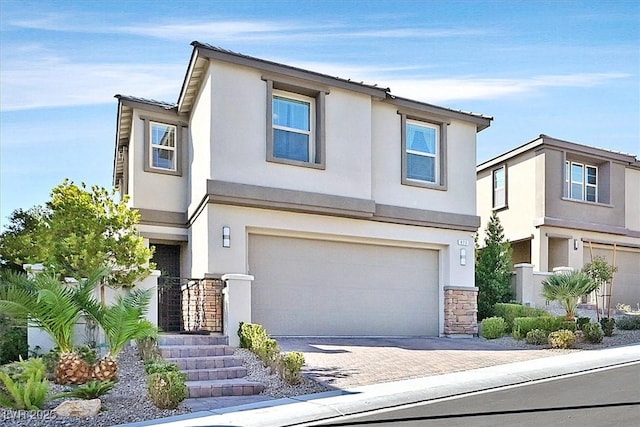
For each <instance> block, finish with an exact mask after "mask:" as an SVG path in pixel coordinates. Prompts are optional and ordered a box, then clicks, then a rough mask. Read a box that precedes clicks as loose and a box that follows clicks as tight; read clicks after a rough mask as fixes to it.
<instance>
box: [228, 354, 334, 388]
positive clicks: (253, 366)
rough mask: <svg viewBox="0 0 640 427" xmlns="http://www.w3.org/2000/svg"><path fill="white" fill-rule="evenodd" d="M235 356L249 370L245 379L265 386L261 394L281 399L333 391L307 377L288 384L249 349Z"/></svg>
mask: <svg viewBox="0 0 640 427" xmlns="http://www.w3.org/2000/svg"><path fill="white" fill-rule="evenodd" d="M235 355H236V356H239V357H241V358H242V364H243V365H244V367H245V368H247V376H246V377H245V378H246V379H247V380H249V381H257V382H260V383H262V384H264V387H265V388H264V390H263V391H262V393H260V394H264V395H268V396H272V397H277V398H280V397H291V396H300V395H303V394H311V393H321V392H323V391H328V390H332V389H331V388H329V387H327V386H325V385H322V384H320V383H317V382H315V381H313V380H311V379H309V378H307V377H305V376H302V378H301V380H300V383H299V384H295V385H290V384H287V383H286V382H285V381H283V380H282V379H281V378H280V376H279V375H278V373H277V372H271V370H270V369H269V368H265V367H264V366H263V365H262V362H261V361H260V359H258V357H257V356H256V355H255V354H253V353H251V352H250V351H249V350H247V349H244V348H238V349H236V351H235Z"/></svg>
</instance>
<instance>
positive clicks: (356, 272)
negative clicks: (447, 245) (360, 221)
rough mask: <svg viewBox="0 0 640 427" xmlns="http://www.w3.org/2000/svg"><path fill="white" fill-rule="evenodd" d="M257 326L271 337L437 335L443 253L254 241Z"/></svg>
mask: <svg viewBox="0 0 640 427" xmlns="http://www.w3.org/2000/svg"><path fill="white" fill-rule="evenodd" d="M249 270H250V273H251V274H252V275H254V276H255V281H254V282H253V284H252V287H251V290H252V291H251V310H252V321H253V322H254V323H260V324H262V325H263V326H265V328H266V329H267V332H269V333H270V334H272V335H308V336H314V335H333V336H340V335H343V336H344V335H360V336H376V335H378V336H394V335H396V336H401V335H413V336H418V335H419V336H437V335H438V252H437V251H434V250H425V249H413V248H398V247H389V246H378V245H369V244H359V243H343V242H332V241H321V240H308V239H298V238H289V237H275V236H262V235H250V236H249Z"/></svg>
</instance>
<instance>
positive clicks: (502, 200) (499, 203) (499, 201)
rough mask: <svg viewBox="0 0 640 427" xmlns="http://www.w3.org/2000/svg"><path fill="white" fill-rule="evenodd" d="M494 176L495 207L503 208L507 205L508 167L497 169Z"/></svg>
mask: <svg viewBox="0 0 640 427" xmlns="http://www.w3.org/2000/svg"><path fill="white" fill-rule="evenodd" d="M492 175H493V207H494V209H495V208H503V207H505V206H506V205H507V175H506V167H505V166H502V167H501V168H499V169H495V170H494V171H493V173H492Z"/></svg>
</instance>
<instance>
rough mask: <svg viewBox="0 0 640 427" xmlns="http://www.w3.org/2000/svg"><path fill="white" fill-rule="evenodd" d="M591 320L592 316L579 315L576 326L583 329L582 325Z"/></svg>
mask: <svg viewBox="0 0 640 427" xmlns="http://www.w3.org/2000/svg"><path fill="white" fill-rule="evenodd" d="M590 322H591V318H589V317H578V320H576V328H577V329H578V330H579V331H581V330H582V327H583V326H584V325H586V324H588V323H590Z"/></svg>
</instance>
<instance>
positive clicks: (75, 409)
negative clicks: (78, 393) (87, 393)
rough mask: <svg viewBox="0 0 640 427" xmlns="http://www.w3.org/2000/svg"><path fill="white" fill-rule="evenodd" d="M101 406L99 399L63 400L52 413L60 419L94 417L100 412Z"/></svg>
mask: <svg viewBox="0 0 640 427" xmlns="http://www.w3.org/2000/svg"><path fill="white" fill-rule="evenodd" d="M101 406H102V402H101V401H100V399H91V400H65V401H64V402H62V403H61V404H59V405H58V406H57V407H56V408H55V409H54V410H53V412H55V413H56V415H60V416H61V417H80V418H84V417H94V416H96V415H98V413H99V412H100V407H101Z"/></svg>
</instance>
